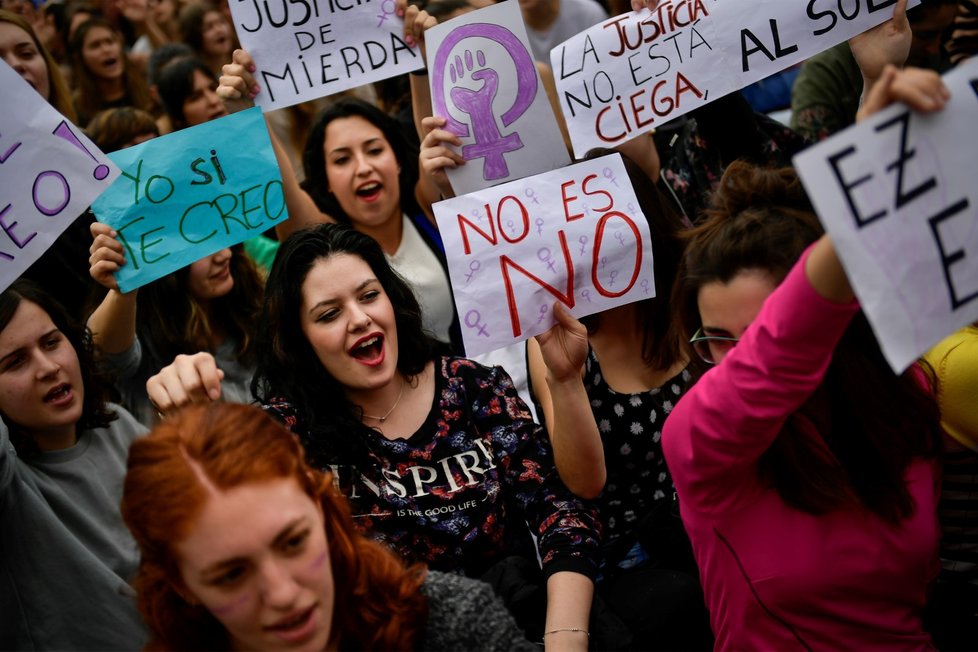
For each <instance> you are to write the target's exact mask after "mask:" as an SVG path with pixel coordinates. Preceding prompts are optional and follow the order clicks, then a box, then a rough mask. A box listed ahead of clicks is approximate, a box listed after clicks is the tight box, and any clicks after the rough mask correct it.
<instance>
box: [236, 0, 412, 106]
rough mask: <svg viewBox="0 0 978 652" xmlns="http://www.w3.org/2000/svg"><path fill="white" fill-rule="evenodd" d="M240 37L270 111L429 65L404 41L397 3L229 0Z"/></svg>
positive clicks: (261, 100) (258, 99) (373, 0)
mask: <svg viewBox="0 0 978 652" xmlns="http://www.w3.org/2000/svg"><path fill="white" fill-rule="evenodd" d="M230 7H231V15H232V17H233V18H234V26H235V30H236V31H237V33H238V39H239V40H240V41H241V45H242V47H244V48H245V49H246V50H248V52H249V53H250V54H251V56H252V58H253V59H254V60H255V65H256V67H257V68H258V71H257V72H256V73H255V80H256V81H257V82H258V84H259V86H260V87H261V89H262V92H261V93H259V94H258V96H257V97H256V98H255V102H257V103H258V104H259V106H261V107H262V108H264V109H265V110H266V111H267V110H271V109H281V108H283V107H286V106H292V105H293V104H298V103H300V102H306V101H308V100H314V99H316V98H319V97H324V96H326V95H332V94H333V93H338V92H340V91H345V90H347V89H350V88H355V87H357V86H363V85H364V84H369V83H372V82H375V81H380V80H381V79H387V78H388V77H395V76H397V75H402V74H404V73H406V72H410V71H412V70H417V69H419V68H423V67H424V61H423V60H422V58H421V52H420V50H419V49H418V48H417V47H409V46H408V44H407V43H405V42H404V40H403V38H402V35H403V34H404V21H403V20H402V19H401V18H398V17H397V15H396V14H395V13H394V10H395V3H394V0H379V1H378V0H355V1H354V0H324V1H322V2H320V1H319V0H288V2H285V1H284V0H283V1H280V2H271V3H269V2H268V0H231V3H230Z"/></svg>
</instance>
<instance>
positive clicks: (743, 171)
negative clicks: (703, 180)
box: [662, 66, 947, 650]
mask: <svg viewBox="0 0 978 652" xmlns="http://www.w3.org/2000/svg"><path fill="white" fill-rule="evenodd" d="M946 99H947V95H946V90H945V89H944V86H943V84H942V83H941V81H940V78H939V77H938V76H937V75H936V74H934V73H930V72H925V71H921V70H916V69H906V70H903V71H898V70H897V69H895V68H893V67H892V66H891V67H888V69H887V70H886V72H885V73H884V75H883V77H882V79H881V80H880V81H879V82H877V84H876V86H875V87H874V88H873V90H872V91H871V92H870V93H869V96H868V98H867V100H866V103H865V105H864V108H863V110H862V111H863V117H864V116H865V115H868V114H870V113H873V112H874V111H876V110H879V109H880V108H882V107H883V106H885V105H886V104H889V103H890V102H892V101H897V100H899V101H904V102H906V103H908V104H909V105H910V106H911V107H912V108H914V109H916V110H935V109H936V108H938V107H940V106H942V105H943V103H944V102H945V101H946ZM707 218H708V219H707V220H706V222H704V223H703V224H702V225H701V226H700V227H698V228H697V229H695V230H694V232H693V234H692V239H691V241H690V243H689V246H688V248H687V251H686V257H685V260H684V269H683V270H681V272H680V278H681V279H683V280H682V282H681V283H680V285H679V286H677V297H678V299H679V301H678V303H679V306H678V308H679V310H680V311H681V314H682V317H683V320H684V323H685V324H686V326H687V327H688V328H689V332H691V331H692V330H697V335H696V336H695V337H694V338H693V346H694V348H695V350H696V351H697V352H698V353H699V354H700V356H701V357H702V358H703V359H704V360H705V361H707V362H709V363H713V364H715V367H714V368H712V369H710V370H709V371H707V372H706V373H705V374H704V375H703V376H702V378H701V379H700V380H699V381H698V383H697V384H696V385H695V386H694V387H693V388H692V389H691V390H690V391H689V392H687V394H686V395H685V396H684V397H683V398H682V400H680V401H679V404H678V405H677V406H676V408H675V409H674V410H673V412H672V414H671V415H670V417H669V420H668V422H667V423H666V426H665V430H664V432H663V437H662V442H663V450H664V451H665V455H666V461H667V462H668V464H669V468H670V470H671V471H672V473H673V479H674V481H675V484H676V490H677V492H678V495H679V505H680V510H681V513H682V518H683V523H684V524H685V526H686V530H687V532H688V533H689V536H690V540H691V541H692V544H693V550H694V553H695V555H696V560H697V563H698V564H699V567H700V577H701V579H702V582H703V587H704V592H705V594H706V601H707V606H708V607H709V609H710V617H711V622H712V625H713V631H714V633H715V634H716V637H717V640H716V647H717V649H808V650H811V649H841V648H846V649H859V650H874V649H890V650H892V649H902V650H911V649H914V650H924V649H928V650H929V649H933V647H932V643H931V638H930V634H928V633H927V632H926V631H924V629H923V626H922V621H921V615H922V612H923V609H924V606H925V603H926V597H927V588H928V584H929V583H930V582H931V580H933V579H934V577H935V576H936V574H937V571H938V568H939V564H938V556H937V544H938V538H939V530H938V523H937V517H936V504H937V499H938V485H939V477H938V461H937V455H938V453H939V451H940V437H941V431H940V427H939V424H938V421H939V417H938V412H937V406H936V403H935V401H934V398H933V396H932V395H931V393H930V390H929V384H928V382H927V380H926V376H925V375H924V374H923V373H922V372H921V371H920V369H919V368H916V367H914V368H911V369H910V370H909V371H908V372H906V373H904V374H902V375H895V374H894V373H893V372H892V371H891V370H890V368H889V367H888V365H887V363H886V361H885V360H884V358H883V356H882V354H881V352H880V349H879V346H878V344H877V342H876V340H875V338H874V337H873V333H872V331H871V330H870V327H869V324H868V322H867V321H866V319H865V317H864V316H863V315H862V314H860V313H859V305H858V303H857V302H856V301H855V299H854V295H853V292H852V289H851V287H850V285H849V281H848V279H847V278H846V275H845V272H844V270H843V268H842V266H841V264H840V263H839V260H838V258H837V257H836V253H835V250H834V248H833V245H832V242H831V240H829V239H828V237H827V236H820V233H821V229H820V227H819V225H818V221H817V219H816V217H815V215H814V214H813V212H812V210H811V208H810V206H809V204H808V202H807V198H806V196H805V193H804V191H803V189H802V187H801V184H800V182H799V180H798V178H797V176H796V174H795V172H794V171H793V170H791V169H781V170H761V169H756V168H753V167H751V166H748V165H746V164H743V163H739V164H735V165H732V166H730V167H729V168H728V169H727V171H726V173H725V174H724V177H723V179H722V180H721V183H720V186H719V188H718V191H717V193H716V195H715V197H714V199H713V203H712V208H711V209H710V210H709V212H708V214H707ZM813 242H814V243H815V244H813V245H812V244H811V243H813ZM799 256H800V259H799ZM796 261H797V262H796Z"/></svg>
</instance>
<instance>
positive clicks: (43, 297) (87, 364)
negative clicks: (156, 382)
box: [0, 279, 117, 452]
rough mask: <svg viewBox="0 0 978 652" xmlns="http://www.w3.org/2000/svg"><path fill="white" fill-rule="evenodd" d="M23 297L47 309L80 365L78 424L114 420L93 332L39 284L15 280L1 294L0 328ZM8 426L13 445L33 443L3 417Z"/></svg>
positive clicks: (20, 447) (90, 425)
mask: <svg viewBox="0 0 978 652" xmlns="http://www.w3.org/2000/svg"><path fill="white" fill-rule="evenodd" d="M24 301H27V302H29V303H33V304H34V305H36V306H37V307H39V308H40V309H41V310H43V311H44V312H46V313H47V314H48V316H49V317H50V318H51V321H52V322H54V325H55V326H56V327H57V328H58V330H59V331H61V333H62V334H63V335H64V336H65V338H66V339H67V340H68V342H69V343H70V344H71V346H72V348H74V349H75V354H76V355H77V356H78V365H79V367H80V368H81V379H82V387H83V388H84V390H85V391H84V400H83V401H82V416H81V419H80V420H79V421H78V427H79V428H82V429H90V428H104V427H105V426H107V425H109V423H111V422H112V421H114V420H115V419H116V417H117V415H116V413H115V412H113V411H112V410H110V409H109V408H108V406H107V405H106V403H107V401H108V397H109V388H110V387H111V384H110V381H109V379H108V376H107V375H106V374H105V373H104V372H103V371H102V369H101V367H100V366H99V364H98V361H97V357H96V351H95V347H94V345H93V344H92V333H91V332H90V331H89V330H88V329H87V328H86V327H85V326H84V325H82V324H81V323H80V322H78V321H77V320H75V319H74V317H72V316H71V315H69V314H68V311H66V310H65V309H64V308H63V307H62V306H61V304H60V303H58V302H57V301H56V300H55V299H54V298H53V297H51V296H50V295H49V294H47V293H46V292H45V291H44V290H42V289H41V288H40V287H39V286H38V285H36V284H34V283H33V282H31V281H28V280H26V279H18V280H16V281H14V282H13V283H12V284H11V285H10V287H8V288H7V289H6V290H4V291H3V293H2V294H0V332H2V331H3V329H5V328H6V327H7V325H8V324H10V320H11V319H13V317H14V313H16V312H17V308H19V307H20V304H21V303H23V302H24ZM4 420H5V421H6V423H7V426H8V427H9V428H10V439H11V441H12V442H13V443H14V446H15V447H16V448H17V449H18V450H20V451H21V452H23V451H24V450H25V448H24V447H30V446H32V442H31V440H30V438H29V437H27V436H26V435H25V434H24V433H23V432H21V431H20V427H19V425H18V424H16V423H13V422H11V421H9V420H8V419H6V418H5V419H4Z"/></svg>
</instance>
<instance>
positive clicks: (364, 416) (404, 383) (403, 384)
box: [361, 380, 407, 423]
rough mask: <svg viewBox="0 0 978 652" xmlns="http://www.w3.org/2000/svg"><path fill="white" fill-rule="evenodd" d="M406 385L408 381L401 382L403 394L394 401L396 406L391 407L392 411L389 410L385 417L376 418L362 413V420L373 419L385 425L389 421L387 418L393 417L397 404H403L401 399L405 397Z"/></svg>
mask: <svg viewBox="0 0 978 652" xmlns="http://www.w3.org/2000/svg"><path fill="white" fill-rule="evenodd" d="M406 385H407V381H405V380H402V381H401V392H400V393H399V394H398V395H397V400H396V401H394V405H392V406H391V409H389V410H387V413H386V414H385V415H384V416H382V417H375V416H373V415H370V414H362V413H361V418H363V419H373V420H374V421H379V422H380V423H383V422H385V421H387V417H389V416H390V415H391V412H393V411H394V409H395V408H396V407H397V404H398V403H400V402H401V397H403V396H404V387H405V386H406Z"/></svg>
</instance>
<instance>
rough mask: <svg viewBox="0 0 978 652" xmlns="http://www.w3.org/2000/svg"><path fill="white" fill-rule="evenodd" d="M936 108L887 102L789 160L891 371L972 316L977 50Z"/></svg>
mask: <svg viewBox="0 0 978 652" xmlns="http://www.w3.org/2000/svg"><path fill="white" fill-rule="evenodd" d="M945 83H946V84H947V86H948V88H949V89H950V91H951V101H950V102H949V103H948V105H947V107H946V108H945V109H944V110H943V111H941V112H940V113H933V114H926V115H925V114H917V113H914V112H912V111H910V110H909V109H908V108H907V107H906V106H903V105H897V106H891V107H889V108H888V109H886V110H885V111H882V112H880V113H879V114H877V115H874V116H873V117H872V118H870V119H868V120H866V121H865V122H862V123H860V124H858V125H855V126H854V127H851V128H849V129H847V130H845V131H843V132H841V133H839V134H836V135H835V136H833V137H832V138H830V139H828V140H826V141H823V142H822V143H819V144H818V145H816V146H815V147H812V148H810V149H807V150H805V151H804V152H802V153H801V154H799V155H798V156H796V157H795V160H794V163H795V166H796V167H797V168H798V172H799V174H800V175H801V178H802V181H803V183H804V184H805V188H806V189H807V190H808V194H809V196H810V197H811V198H812V200H813V202H814V204H815V208H816V210H817V211H818V214H819V217H820V218H821V219H822V222H823V224H824V225H825V228H826V230H827V231H828V232H829V234H830V235H831V236H832V239H833V242H834V243H835V247H836V249H837V250H838V252H839V255H840V257H841V258H842V262H843V264H844V265H845V268H846V271H847V272H848V275H849V280H850V281H851V282H852V285H853V287H854V288H855V290H856V294H857V295H858V296H859V300H860V302H861V303H862V307H863V310H864V311H865V312H866V316H867V317H868V318H869V321H870V322H871V323H872V325H873V329H874V330H875V331H876V336H877V338H878V339H879V342H880V345H881V346H882V348H883V353H884V354H885V355H886V358H887V360H888V361H889V362H890V365H891V366H892V367H893V368H894V369H895V370H896V371H902V370H903V369H905V368H906V367H907V366H908V365H910V364H911V363H912V362H913V361H914V360H916V359H917V357H918V356H919V355H920V354H921V353H923V352H924V351H926V350H927V349H929V348H930V347H931V346H932V345H934V344H935V343H937V342H938V341H939V340H940V339H942V338H943V337H944V336H946V335H948V334H950V333H951V332H952V331H954V330H957V329H958V328H961V327H962V326H965V325H966V324H970V323H972V322H974V321H976V320H978V185H976V184H975V178H976V177H975V169H976V168H978V132H976V131H975V125H978V59H972V60H970V61H969V62H967V63H966V64H962V65H961V66H959V67H958V68H957V69H956V70H955V71H954V72H952V73H950V74H948V75H947V77H946V78H945Z"/></svg>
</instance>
